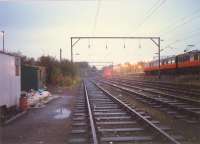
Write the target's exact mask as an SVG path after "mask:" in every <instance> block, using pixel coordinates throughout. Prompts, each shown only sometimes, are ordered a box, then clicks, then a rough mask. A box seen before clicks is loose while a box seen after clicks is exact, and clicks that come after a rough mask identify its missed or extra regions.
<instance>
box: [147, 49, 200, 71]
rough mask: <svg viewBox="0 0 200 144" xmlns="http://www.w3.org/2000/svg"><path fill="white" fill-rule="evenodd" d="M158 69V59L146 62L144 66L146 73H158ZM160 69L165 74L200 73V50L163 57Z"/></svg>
mask: <svg viewBox="0 0 200 144" xmlns="http://www.w3.org/2000/svg"><path fill="white" fill-rule="evenodd" d="M158 70H159V68H158V60H155V61H151V62H149V63H146V65H145V67H144V72H145V73H146V74H157V72H158ZM160 71H161V73H163V74H186V73H200V51H199V50H193V51H190V52H186V53H184V54H179V55H176V56H171V57H167V58H164V59H161V60H160Z"/></svg>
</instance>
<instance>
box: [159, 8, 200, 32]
mask: <svg viewBox="0 0 200 144" xmlns="http://www.w3.org/2000/svg"><path fill="white" fill-rule="evenodd" d="M197 18H200V9H198V10H196V11H195V12H193V14H192V16H190V17H189V16H185V17H182V18H181V19H180V20H179V21H180V22H179V23H177V21H176V22H173V23H172V24H171V25H169V26H167V27H166V28H165V29H164V31H163V32H162V31H161V35H164V34H165V35H167V34H166V33H168V34H171V33H169V32H172V31H173V32H175V31H176V30H177V29H179V28H181V26H184V25H186V24H188V23H190V22H192V21H194V20H197ZM174 23H176V24H175V25H174ZM170 27H172V28H171V29H170ZM162 33H163V34H162Z"/></svg>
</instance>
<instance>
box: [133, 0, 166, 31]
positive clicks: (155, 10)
mask: <svg viewBox="0 0 200 144" xmlns="http://www.w3.org/2000/svg"><path fill="white" fill-rule="evenodd" d="M160 1H161V0H159V1H157V2H156V3H155V4H154V5H153V6H152V7H151V8H150V9H149V10H148V14H147V16H146V17H144V19H143V20H142V22H141V23H140V24H139V25H138V28H137V29H140V27H142V26H143V25H144V23H145V22H146V21H147V20H148V19H149V18H150V17H151V16H153V15H154V14H155V13H156V12H157V10H158V9H159V8H161V6H162V5H163V4H164V3H165V2H166V0H162V1H161V3H160Z"/></svg>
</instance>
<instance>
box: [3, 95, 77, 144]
mask: <svg viewBox="0 0 200 144" xmlns="http://www.w3.org/2000/svg"><path fill="white" fill-rule="evenodd" d="M74 98H75V97H74V96H69V95H64V96H61V97H60V98H58V99H56V100H53V101H51V102H50V103H49V104H47V105H46V106H45V107H43V108H39V109H31V110H29V112H28V114H26V115H24V116H23V117H21V118H19V119H17V120H16V121H14V122H13V123H11V124H9V125H7V126H4V127H3V128H2V130H1V134H2V137H1V138H2V141H0V144H64V143H66V141H67V134H68V131H69V125H70V118H69V117H70V114H71V108H72V105H73V100H74Z"/></svg>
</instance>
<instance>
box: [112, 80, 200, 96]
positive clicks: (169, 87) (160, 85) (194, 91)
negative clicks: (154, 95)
mask: <svg viewBox="0 0 200 144" xmlns="http://www.w3.org/2000/svg"><path fill="white" fill-rule="evenodd" d="M115 79H116V80H125V81H129V82H131V83H139V84H140V85H146V86H148V87H151V88H160V89H162V90H169V91H172V92H178V93H182V94H189V95H195V96H196V97H199V96H200V95H199V92H200V91H199V90H197V89H190V90H189V91H188V90H186V89H185V88H183V87H182V88H181V87H177V84H165V83H161V82H152V81H147V80H135V79H127V78H115ZM151 84H153V85H151ZM173 85H176V86H175V87H177V88H174V86H173Z"/></svg>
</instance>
